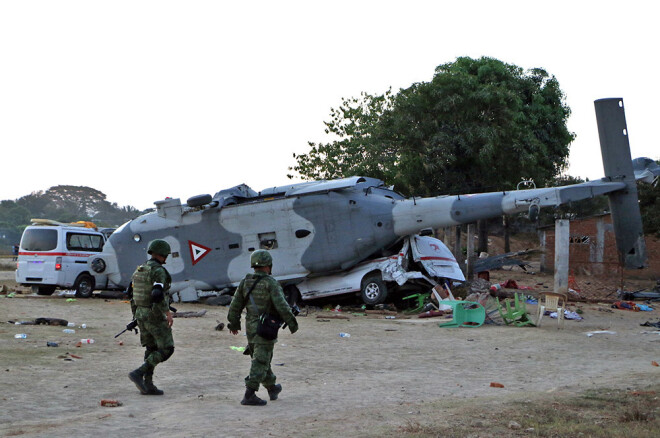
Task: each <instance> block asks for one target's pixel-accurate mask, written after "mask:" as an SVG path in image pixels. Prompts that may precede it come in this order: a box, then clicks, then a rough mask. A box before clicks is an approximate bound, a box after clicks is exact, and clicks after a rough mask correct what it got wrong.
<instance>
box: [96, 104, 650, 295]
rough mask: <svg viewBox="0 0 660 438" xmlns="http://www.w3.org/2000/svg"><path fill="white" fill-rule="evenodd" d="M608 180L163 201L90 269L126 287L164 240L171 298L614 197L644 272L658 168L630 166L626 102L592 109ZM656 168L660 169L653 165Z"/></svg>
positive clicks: (346, 181) (223, 194)
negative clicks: (649, 186) (645, 202)
mask: <svg viewBox="0 0 660 438" xmlns="http://www.w3.org/2000/svg"><path fill="white" fill-rule="evenodd" d="M595 105H596V110H597V111H596V113H597V120H598V123H599V134H600V137H601V150H602V153H603V161H604V165H605V170H606V172H605V173H606V175H605V177H604V178H602V179H600V180H594V181H589V182H586V183H581V184H574V185H569V186H561V187H549V188H538V189H537V188H533V189H528V190H514V191H508V192H505V191H502V192H493V193H479V194H469V195H458V196H438V197H433V198H411V199H406V198H404V197H403V196H401V195H400V194H398V193H396V192H395V191H393V190H391V189H389V188H387V187H386V186H385V185H384V184H383V182H382V181H380V180H378V179H374V178H366V177H358V176H355V177H350V178H343V179H337V180H329V181H311V182H304V183H299V184H292V185H288V186H281V187H273V188H269V189H265V190H262V191H261V192H259V193H257V192H254V191H253V190H251V189H250V188H249V187H247V186H245V185H240V186H236V187H233V188H230V189H226V190H222V191H220V192H218V193H216V194H215V196H213V197H211V196H210V195H200V196H197V197H193V198H190V199H189V200H188V202H187V204H186V205H182V204H181V202H180V200H179V199H169V198H168V199H165V200H162V201H157V202H156V203H155V204H156V211H155V212H152V213H148V214H145V215H143V216H140V217H138V218H137V219H134V220H132V221H130V222H128V223H126V224H124V225H123V226H122V227H120V228H119V229H118V230H117V231H115V232H114V233H113V234H112V235H111V236H110V238H109V239H108V242H107V243H106V245H105V247H104V249H103V253H101V254H100V255H98V256H95V257H93V258H90V259H91V260H90V262H89V264H90V267H91V270H92V271H94V272H95V273H96V274H99V275H108V278H109V279H110V280H111V281H112V282H114V283H115V284H117V285H120V286H122V287H127V286H128V285H129V283H130V279H131V276H132V274H133V272H134V271H135V269H136V267H137V266H138V265H140V264H142V263H143V262H144V261H145V259H146V257H147V255H146V250H147V245H148V244H149V242H150V241H151V240H153V239H164V240H166V241H167V242H168V243H169V244H170V246H171V248H172V254H171V256H170V257H168V259H167V268H168V271H169V272H170V274H171V275H172V280H173V285H172V291H173V292H176V291H180V290H183V289H189V288H194V289H195V290H219V289H222V288H225V287H231V286H236V285H237V284H238V282H239V281H240V280H241V279H242V278H243V277H244V276H245V274H246V273H247V272H249V271H250V270H251V269H250V254H251V253H252V252H253V251H255V250H257V249H268V250H269V251H271V254H272V256H273V275H274V276H275V278H277V279H278V280H280V281H282V282H290V283H296V282H299V281H302V280H303V279H305V278H310V277H314V276H322V275H328V274H333V273H338V272H342V271H346V270H348V269H350V268H352V267H354V266H356V265H357V264H358V263H360V262H364V261H366V260H369V259H372V258H375V257H377V256H378V255H380V254H381V253H382V251H383V250H385V249H388V248H389V247H391V246H392V245H394V244H395V243H397V241H399V240H400V239H403V238H405V237H406V236H412V235H415V234H417V233H419V232H420V231H421V230H424V229H429V228H432V229H437V228H440V227H448V226H453V225H459V224H468V223H473V222H475V221H477V220H480V219H487V218H492V217H497V216H499V215H502V214H513V213H519V212H529V215H530V217H534V216H535V215H536V214H537V213H538V210H539V208H542V207H547V206H558V205H562V204H566V203H569V202H572V201H577V200H581V199H588V198H593V197H595V196H599V195H608V196H609V197H610V204H611V205H612V207H613V208H612V212H613V222H614V225H615V229H616V234H617V248H618V251H619V253H620V257H621V262H622V264H625V265H626V266H627V267H643V266H644V265H645V263H646V251H645V246H644V239H643V237H644V236H643V230H642V225H641V216H640V213H639V207H638V206H637V192H636V188H635V181H636V180H642V181H647V182H649V181H653V180H656V181H657V178H658V176H659V175H660V169H659V168H658V166H657V165H655V163H654V162H653V160H649V159H636V160H635V161H634V162H633V161H631V159H630V146H629V144H628V138H627V128H626V123H625V116H624V112H623V111H624V110H623V101H622V100H621V99H602V100H598V101H596V102H595ZM654 165H655V166H654Z"/></svg>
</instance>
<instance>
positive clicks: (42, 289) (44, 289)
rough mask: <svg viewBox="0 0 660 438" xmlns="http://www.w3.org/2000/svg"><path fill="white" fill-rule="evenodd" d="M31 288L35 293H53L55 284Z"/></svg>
mask: <svg viewBox="0 0 660 438" xmlns="http://www.w3.org/2000/svg"><path fill="white" fill-rule="evenodd" d="M32 289H33V291H34V292H36V293H37V295H53V292H55V286H33V287H32Z"/></svg>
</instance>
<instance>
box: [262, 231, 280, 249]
mask: <svg viewBox="0 0 660 438" xmlns="http://www.w3.org/2000/svg"><path fill="white" fill-rule="evenodd" d="M259 248H260V249H267V250H271V249H275V248H277V236H276V235H275V232H274V231H271V232H270V233H260V234H259Z"/></svg>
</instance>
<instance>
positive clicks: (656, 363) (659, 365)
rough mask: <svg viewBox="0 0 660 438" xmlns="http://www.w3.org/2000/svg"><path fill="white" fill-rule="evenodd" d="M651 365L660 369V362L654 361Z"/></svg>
mask: <svg viewBox="0 0 660 438" xmlns="http://www.w3.org/2000/svg"><path fill="white" fill-rule="evenodd" d="M651 365H653V366H654V367H660V364H658V362H656V361H654V360H652V361H651Z"/></svg>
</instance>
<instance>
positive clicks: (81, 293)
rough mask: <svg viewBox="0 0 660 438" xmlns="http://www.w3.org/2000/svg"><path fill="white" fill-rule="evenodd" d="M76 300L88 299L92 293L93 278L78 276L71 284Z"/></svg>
mask: <svg viewBox="0 0 660 438" xmlns="http://www.w3.org/2000/svg"><path fill="white" fill-rule="evenodd" d="M73 288H74V289H75V291H76V296H77V297H78V298H89V297H91V296H92V292H94V277H92V276H91V275H89V274H80V275H79V276H78V278H76V282H75V283H73Z"/></svg>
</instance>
